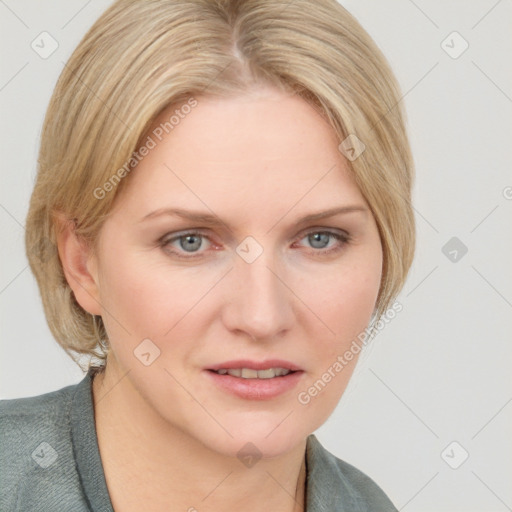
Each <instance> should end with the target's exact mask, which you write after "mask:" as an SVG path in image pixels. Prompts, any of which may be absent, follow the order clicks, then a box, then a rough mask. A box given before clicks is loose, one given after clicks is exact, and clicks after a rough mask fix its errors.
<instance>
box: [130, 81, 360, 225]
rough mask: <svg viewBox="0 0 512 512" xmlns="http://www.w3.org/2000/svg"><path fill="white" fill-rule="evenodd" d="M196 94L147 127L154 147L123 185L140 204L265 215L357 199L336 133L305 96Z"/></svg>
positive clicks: (141, 206) (146, 207) (149, 207)
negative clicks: (193, 103) (298, 206)
mask: <svg viewBox="0 0 512 512" xmlns="http://www.w3.org/2000/svg"><path fill="white" fill-rule="evenodd" d="M195 100H196V101H197V104H196V106H194V107H193V108H191V109H188V108H187V109H182V110H180V105H173V106H172V107H169V108H168V109H166V110H165V111H163V112H162V113H161V114H160V115H159V117H158V118H157V119H156V120H155V122H154V123H153V125H152V126H151V128H150V130H149V131H148V136H149V137H151V140H152V141H153V143H154V147H153V148H152V149H151V150H150V151H149V153H148V154H147V156H145V157H144V158H143V159H142V160H141V161H140V163H139V164H138V166H137V167H136V168H135V169H134V170H133V171H132V175H131V176H130V181H131V183H130V184H129V185H128V187H127V196H128V197H127V200H128V201H132V202H134V201H135V202H136V203H137V205H138V207H139V209H140V210H147V211H146V213H147V212H148V211H149V210H154V209H156V208H162V207H177V208H193V209H196V210H197V209H202V210H205V207H207V208H209V209H211V210H213V211H214V213H216V212H219V213H220V212H223V213H226V214H227V215H230V214H234V215H236V214H237V212H238V213H241V211H242V210H243V211H244V212H245V213H247V212H248V211H252V212H254V211H257V212H260V213H261V214H262V215H263V206H264V207H265V211H268V210H272V213H269V215H270V216H271V217H274V218H275V215H276V214H279V212H280V211H281V210H283V211H284V210H289V209H290V208H291V207H292V206H293V205H294V204H298V203H299V202H301V201H303V200H304V201H305V203H304V208H302V210H304V209H305V208H306V209H307V210H308V211H309V210H311V205H318V206H319V207H324V206H325V205H327V206H328V207H332V206H336V205H337V206H343V205H345V204H349V203H350V204H353V203H354V200H356V199H359V200H361V202H362V197H361V195H360V193H359V190H358V188H357V186H356V184H355V182H354V180H353V178H352V176H351V172H350V169H349V164H348V162H347V161H346V160H345V158H344V157H343V155H342V154H341V153H340V151H338V143H339V141H338V138H337V135H336V133H335V132H334V130H333V128H332V127H331V126H330V125H329V124H328V123H327V121H326V120H325V119H324V118H323V117H322V116H321V115H320V114H319V113H318V112H317V111H316V110H315V109H314V108H313V107H312V106H311V105H309V104H308V103H307V102H305V100H303V99H301V98H300V97H298V96H290V95H285V94H283V93H280V92H277V91H273V90H263V91H259V92H256V93H251V94H249V95H241V96H237V97H231V98H211V97H204V96H199V97H196V98H195ZM177 110H178V111H179V112H176V111H177ZM185 112H187V113H185ZM173 116H174V119H173V121H174V122H173V123H171V121H170V120H171V117H173ZM177 119H179V122H177V123H176V120H177ZM171 126H172V128H171ZM152 145H153V144H152Z"/></svg>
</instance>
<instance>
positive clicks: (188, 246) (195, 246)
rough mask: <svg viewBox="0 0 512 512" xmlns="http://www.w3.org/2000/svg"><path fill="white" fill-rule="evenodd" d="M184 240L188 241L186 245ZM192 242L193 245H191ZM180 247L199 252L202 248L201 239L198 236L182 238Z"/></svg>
mask: <svg viewBox="0 0 512 512" xmlns="http://www.w3.org/2000/svg"><path fill="white" fill-rule="evenodd" d="M194 239H195V243H194ZM183 240H186V243H185V245H184V244H183ZM191 240H192V242H191ZM190 242H191V243H190ZM180 245H181V248H182V249H184V250H188V249H192V250H197V249H199V248H200V247H201V237H200V236H197V235H185V236H182V237H180Z"/></svg>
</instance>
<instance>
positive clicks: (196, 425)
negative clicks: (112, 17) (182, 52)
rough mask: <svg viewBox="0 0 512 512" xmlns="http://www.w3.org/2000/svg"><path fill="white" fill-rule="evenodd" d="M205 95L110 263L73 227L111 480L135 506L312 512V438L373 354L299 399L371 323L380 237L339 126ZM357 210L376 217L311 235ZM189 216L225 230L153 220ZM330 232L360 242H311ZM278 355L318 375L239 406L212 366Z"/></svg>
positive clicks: (120, 229)
mask: <svg viewBox="0 0 512 512" xmlns="http://www.w3.org/2000/svg"><path fill="white" fill-rule="evenodd" d="M196 99H197V100H198V105H197V107H195V108H194V109H193V110H192V112H191V113H190V114H188V116H187V117H186V118H185V119H183V120H181V122H180V124H179V125H177V126H176V127H175V128H174V130H173V131H172V132H170V133H169V135H167V136H166V137H165V138H164V139H163V140H162V141H161V142H159V143H158V144H157V146H156V147H155V148H154V149H152V150H151V152H150V153H149V154H148V155H147V156H146V157H145V158H144V159H143V160H142V161H141V162H140V163H139V165H138V167H137V168H136V169H135V170H133V171H132V173H131V175H130V176H129V177H128V178H125V179H128V180H130V182H129V183H127V187H126V189H125V190H123V193H122V194H120V195H119V196H118V198H117V199H116V203H115V206H114V209H113V210H112V212H111V215H110V216H109V218H108V219H107V220H106V222H105V224H104V225H103V227H102V230H101V232H100V234H99V238H98V245H97V251H96V252H94V251H92V250H91V249H90V248H88V247H87V246H86V245H85V244H84V243H82V242H81V241H80V240H78V239H77V238H76V237H75V235H74V233H73V232H72V231H71V230H69V229H64V230H63V231H62V234H61V236H60V238H59V252H60V256H61V261H62V262H63V266H64V268H65V273H66V278H67V280H68V282H69V284H70V286H71V287H72V289H73V291H74V293H75V296H76V298H77V300H78V302H79V303H80V305H81V306H82V307H83V308H84V309H85V310H87V311H88V312H90V313H91V314H95V315H101V316H102V317H103V320H104V323H105V326H106V329H107V332H108V335H109V339H110V343H111V347H112V349H111V353H110V354H109V358H108V362H107V367H106V370H105V372H104V374H100V375H98V376H96V377H95V379H94V381H93V397H94V406H95V422H96V429H97V435H98V443H99V448H100V453H101V457H102V462H103V466H104V470H105V475H106V480H107V485H108V488H109V492H110V495H111V499H112V502H113V505H114V507H115V509H116V510H117V511H122V512H128V511H132V510H133V511H135V510H141V509H143V508H146V509H151V510H152V511H160V510H162V511H163V510H166V511H168V510H184V511H186V510H190V511H192V510H194V508H192V507H195V509H197V510H198V511H199V512H202V511H217V510H236V509H237V508H241V509H243V510H246V511H263V510H265V511H268V510H281V511H289V512H291V511H293V510H302V509H303V508H304V486H305V482H304V477H305V473H304V464H303V463H304V458H305V448H306V439H307V436H308V435H309V434H311V433H312V432H314V431H315V430H316V429H317V428H319V427H320V426H321V425H322V424H323V423H325V421H326V420H327V419H328V417H329V416H330V415H331V413H332V412H333V411H334V409H335V407H336V405H337V404H338V402H339V400H340V398H341V396H342V394H343V392H344V390H345V388H346V386H347V384H348V381H349V379H350V376H351V375H352V372H353V369H354V366H355V363H356V361H357V356H354V359H353V360H352V361H351V362H350V363H349V364H348V365H347V366H346V367H344V368H343V371H341V372H339V373H337V374H336V377H335V378H333V379H332V380H331V382H329V383H328V384H327V386H326V387H325V388H324V389H323V390H322V392H321V393H319V394H318V395H317V396H316V397H314V398H312V399H311V401H310V402H309V403H308V404H307V405H303V404H301V403H300V402H299V401H298V394H299V392H301V391H305V390H307V389H308V388H309V387H310V386H312V385H313V383H314V382H315V381H317V380H318V379H319V378H321V376H322V374H323V373H324V372H325V371H326V370H327V369H328V368H329V367H331V366H332V365H333V363H334V362H335V361H336V358H337V357H338V356H339V355H342V354H343V353H344V352H345V351H346V350H347V349H348V348H349V347H350V344H351V342H352V341H353V340H354V339H355V338H356V336H357V334H359V333H360V332H361V331H363V330H364V329H365V327H366V326H367V325H368V322H369V321H370V318H371V315H372V312H373V311H374V308H375V302H376V298H377V294H378V291H379V285H380V279H381V272H382V248H381V241H380V238H379V234H378V230H377V226H376V223H375V220H374V218H373V216H372V215H371V212H370V211H369V208H368V204H367V203H366V202H365V200H364V198H363V196H362V195H361V193H360V191H359V189H358V187H357V185H356V184H355V182H354V180H353V178H352V177H351V175H350V171H349V166H348V162H347V161H346V160H345V158H344V157H343V155H342V154H341V153H340V152H339V151H338V148H337V146H338V144H339V141H338V140H337V137H336V135H335V133H334V130H333V129H332V128H331V127H330V125H329V124H328V123H327V122H326V121H325V120H324V119H323V118H322V117H321V116H320V115H319V113H318V112H317V111H315V110H314V109H313V108H312V107H311V106H310V105H308V104H307V103H306V102H305V101H304V100H302V99H300V98H298V97H297V96H287V95H284V94H283V93H280V92H277V91H274V90H272V89H265V88H258V89H256V90H254V91H252V92H251V93H248V94H244V95H241V96H237V97H231V98H228V99H218V98H217V99H215V98H208V97H197V98H196ZM175 108H176V107H175V106H174V107H173V108H170V109H169V110H168V111H167V112H164V113H163V114H162V115H161V116H160V118H159V119H157V120H156V122H155V124H154V126H158V124H159V123H160V122H161V121H162V120H166V119H169V116H170V115H171V113H172V111H173V110H174V109H175ZM349 205H350V206H358V207H361V208H362V209H363V210H362V211H352V212H350V213H343V214H338V215H336V216H333V217H330V218H326V219H321V220H316V221H313V222H309V223H308V224H305V225H299V224H298V223H297V219H299V218H301V217H303V216H305V215H307V214H309V213H313V212H318V211H323V210H327V209H329V208H332V207H339V206H349ZM176 207H179V208H183V209H191V210H201V211H203V212H205V213H212V212H213V213H214V214H215V215H216V216H218V217H219V218H221V219H222V220H223V222H224V224H221V225H219V226H207V225H203V224H201V223H197V222H191V221H187V220H183V219H179V218H178V217H173V216H170V215H162V216H158V217H154V218H151V219H147V220H145V221H141V219H143V217H144V216H146V215H147V214H148V213H150V212H152V211H153V210H157V209H159V208H176ZM201 228H202V229H201ZM196 229H201V235H204V236H203V237H201V236H200V237H199V240H197V239H193V240H192V243H193V244H195V245H193V247H192V249H189V252H187V245H186V243H187V240H186V239H185V238H181V239H179V238H175V239H174V240H173V241H171V242H168V244H167V246H163V245H162V244H161V243H159V240H160V239H161V238H162V237H164V235H168V234H169V235H173V234H174V236H175V235H176V234H179V235H181V236H183V235H184V232H185V233H186V232H187V231H189V230H196ZM325 231H330V232H334V233H341V234H343V233H345V234H347V233H348V235H349V237H350V238H349V240H348V241H346V242H343V241H341V242H340V241H337V240H336V238H335V237H333V236H330V237H329V236H324V237H322V236H321V235H317V237H314V236H308V235H313V234H314V233H324V232H325ZM247 236H252V237H253V238H254V239H255V240H256V241H257V242H258V243H259V244H260V246H261V247H262V248H263V253H262V254H261V255H260V256H259V257H258V258H257V259H256V260H255V261H254V262H253V263H247V262H246V261H245V260H244V259H242V258H241V257H240V256H239V255H238V254H237V252H236V248H237V246H238V245H239V244H240V243H241V242H242V241H243V240H244V239H245V238H246V237H247ZM169 238H172V236H167V240H168V239H169ZM180 241H181V245H180ZM201 241H202V243H201ZM198 247H199V248H198ZM332 248H334V249H336V250H334V251H333V252H331V253H329V254H327V250H328V249H332ZM173 250H174V251H176V252H177V253H179V254H181V255H182V256H184V258H179V257H178V256H176V255H175V254H173V252H172V251H173ZM190 255H192V256H194V255H195V256H194V257H193V258H192V259H188V260H187V259H186V257H187V256H190ZM197 255H199V256H197ZM146 338H149V339H150V340H151V341H152V343H154V344H155V345H156V346H157V347H158V348H159V350H160V356H159V357H158V358H156V359H155V360H154V362H152V363H151V364H150V365H149V366H146V365H144V364H142V363H141V361H140V360H139V359H138V358H137V357H135V355H134V350H135V349H136V348H137V346H138V345H139V344H140V343H141V341H142V340H144V339H146ZM269 358H279V359H286V360H288V361H291V362H293V363H295V364H297V365H298V366H299V367H300V368H302V369H303V374H302V376H301V379H300V381H299V383H298V385H297V386H296V387H295V388H294V389H293V390H291V391H288V392H286V393H285V394H282V395H280V396H278V397H276V398H272V399H268V400H260V401H257V400H248V399H242V398H239V397H236V396H233V395H231V394H228V393H227V392H225V391H223V390H221V389H220V388H218V387H216V386H215V385H212V384H211V381H210V379H209V378H207V377H208V376H207V374H206V372H205V368H207V367H208V366H209V365H210V366H211V365H213V364H216V363H221V362H223V361H227V360H233V359H252V360H257V361H262V360H265V359H269ZM249 441H250V442H252V443H253V444H254V445H255V446H256V447H257V448H258V450H259V451H260V452H261V453H262V455H263V457H262V459H261V460H259V462H257V463H256V464H255V465H254V466H253V467H251V468H248V467H246V466H245V465H243V464H242V463H241V462H240V460H239V459H238V458H237V452H238V451H239V450H240V449H241V448H242V447H243V446H244V445H245V444H246V443H247V442H249ZM205 497H206V498H205ZM293 497H295V500H294V499H293Z"/></svg>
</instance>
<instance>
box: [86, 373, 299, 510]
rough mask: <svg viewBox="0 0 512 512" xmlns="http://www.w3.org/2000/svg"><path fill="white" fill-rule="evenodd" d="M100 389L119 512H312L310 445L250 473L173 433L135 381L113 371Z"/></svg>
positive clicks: (106, 464) (97, 399) (106, 460)
mask: <svg viewBox="0 0 512 512" xmlns="http://www.w3.org/2000/svg"><path fill="white" fill-rule="evenodd" d="M111 373H112V372H111ZM92 388H93V399H94V410H95V413H94V414H95V424H96V432H97V436H98V446H99V450H100V455H101V459H102V465H103V470H104V473H105V479H106V482H107V487H108V491H109V494H110V498H111V501H112V505H113V507H114V509H115V510H116V512H131V511H132V510H133V511H135V510H141V509H151V510H152V511H155V512H159V511H160V510H162V511H164V510H165V511H168V510H184V511H189V512H194V511H201V510H209V511H212V512H213V511H216V510H219V511H220V510H235V509H236V508H239V509H240V508H241V509H243V510H244V511H247V512H262V511H265V512H267V511H268V510H280V511H283V512H297V511H303V510H304V509H305V489H306V466H305V448H306V440H304V442H303V443H301V445H300V446H297V447H296V448H294V449H293V450H291V451H290V452H288V453H286V454H284V455H282V456H279V457H273V458H271V459H265V458H263V459H261V460H260V461H258V462H257V463H256V464H255V465H254V466H252V467H250V468H247V467H245V466H244V465H243V464H241V462H240V460H238V458H236V457H229V456H227V455H225V454H221V453H218V452H215V451H214V450H212V449H210V448H209V447H207V446H205V445H203V444H202V443H200V442H199V441H198V440H197V439H195V438H193V437H191V436H190V435H188V434H187V432H185V431H183V430H179V429H177V428H175V427H174V426H172V425H170V424H169V423H168V422H167V421H165V420H164V419H163V418H162V417H160V416H159V415H158V414H157V413H156V411H154V410H153V409H152V407H151V406H150V405H149V404H148V403H147V402H146V401H145V400H143V398H142V397H141V396H140V395H138V394H135V393H134V388H133V386H132V385H131V383H130V382H129V379H128V378H122V375H121V376H118V375H113V374H109V372H108V370H105V371H104V372H102V373H100V374H97V375H96V376H95V377H94V379H93V385H92ZM127 489H129V492H127Z"/></svg>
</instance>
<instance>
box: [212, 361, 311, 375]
mask: <svg viewBox="0 0 512 512" xmlns="http://www.w3.org/2000/svg"><path fill="white" fill-rule="evenodd" d="M271 368H274V369H276V368H281V369H284V370H289V372H296V371H301V370H302V368H300V367H299V366H298V365H296V364H294V363H292V362H290V361H285V360H283V359H266V360H265V361H251V360H249V359H237V360H236V361H224V362H223V363H219V364H215V365H212V366H210V367H208V368H206V369H207V370H212V371H218V370H242V369H247V370H261V371H263V370H268V369H271Z"/></svg>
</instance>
